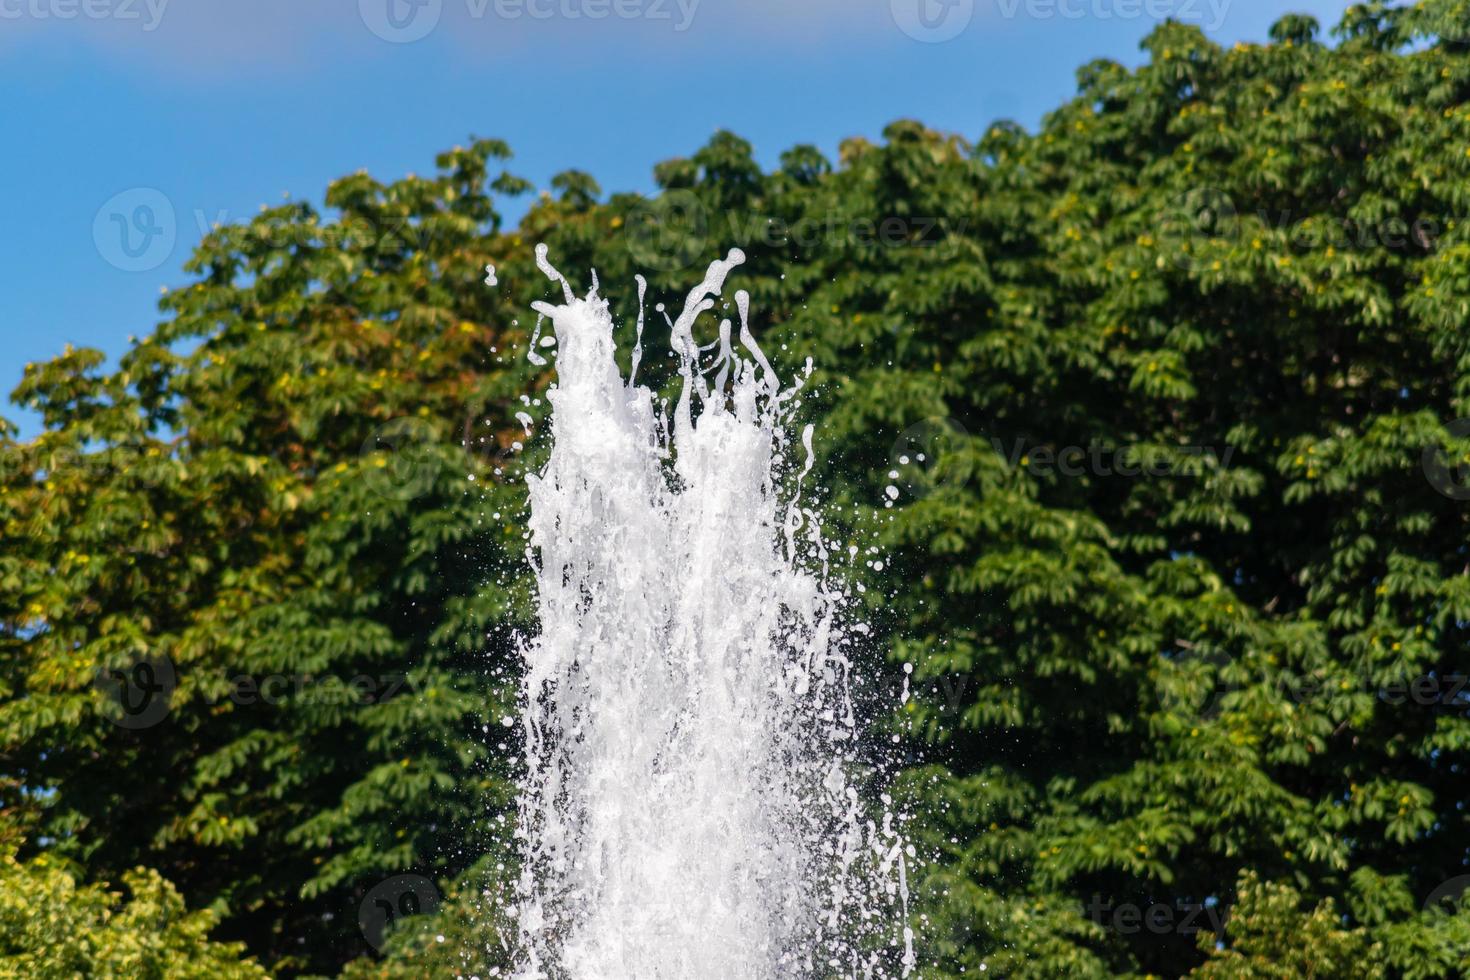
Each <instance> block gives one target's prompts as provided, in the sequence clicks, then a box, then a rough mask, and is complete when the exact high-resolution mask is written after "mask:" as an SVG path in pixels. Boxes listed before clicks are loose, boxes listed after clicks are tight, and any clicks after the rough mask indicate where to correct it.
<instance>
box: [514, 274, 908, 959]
mask: <svg viewBox="0 0 1470 980" xmlns="http://www.w3.org/2000/svg"><path fill="white" fill-rule="evenodd" d="M743 260H744V256H743V255H742V254H741V253H740V251H739V250H731V252H730V253H729V255H728V256H727V258H726V259H724V260H723V261H719V262H715V263H713V264H712V265H711V266H710V268H709V271H708V274H707V275H706V276H705V279H704V281H703V282H702V283H700V285H699V286H698V287H696V288H695V289H694V290H693V291H692V292H690V294H689V297H688V299H687V301H686V302H685V305H684V308H683V310H682V311H681V312H680V313H679V315H678V317H677V318H676V319H675V320H673V321H672V322H671V323H670V324H669V325H670V327H671V329H672V340H673V348H674V352H675V354H676V355H677V356H678V358H679V371H680V374H681V376H682V381H683V384H682V389H681V392H680V394H679V397H678V400H677V403H676V404H675V405H674V406H673V409H672V415H671V416H670V413H669V411H668V406H667V405H666V404H663V403H660V402H658V401H656V399H655V397H654V395H653V394H652V393H651V392H650V391H649V390H648V389H647V388H644V387H638V386H636V385H635V383H634V380H633V379H630V380H629V381H628V383H626V384H625V383H624V382H623V379H622V377H621V376H620V374H619V372H618V369H617V366H616V363H615V361H614V344H613V322H612V318H611V315H610V314H609V312H608V308H607V303H606V301H604V300H603V299H601V298H599V297H598V295H597V286H596V277H595V276H594V278H593V288H592V290H591V292H589V293H588V295H587V297H586V298H585V299H578V298H576V297H575V296H574V294H573V292H572V289H571V286H570V285H569V284H568V283H567V281H566V279H565V278H563V277H562V275H561V274H560V273H559V272H557V271H556V270H555V269H553V268H552V267H551V265H550V263H549V262H548V261H547V258H546V251H545V247H544V246H541V247H539V248H538V249H537V261H538V264H539V266H540V268H541V269H542V271H543V272H544V273H546V275H547V276H548V277H550V278H551V279H552V280H553V281H555V282H557V283H559V284H560V285H561V287H562V292H563V297H564V303H562V304H560V305H552V304H546V303H537V304H535V306H534V308H535V309H536V310H537V312H538V313H540V314H542V315H544V316H546V317H549V318H550V319H551V322H552V326H553V329H554V332H555V349H556V352H557V353H556V369H557V379H558V380H557V384H556V386H555V387H554V388H553V389H552V390H551V391H550V392H549V395H548V397H549V399H550V402H551V405H552V409H553V411H552V415H551V437H552V440H553V441H552V450H551V457H550V460H549V462H548V463H547V465H546V467H545V469H544V470H543V471H542V472H541V473H540V475H539V476H533V477H529V478H528V483H529V485H530V499H531V519H530V530H531V547H530V549H529V556H530V558H531V562H532V565H533V568H534V571H535V576H536V583H537V590H538V592H537V605H538V612H539V615H540V623H541V632H540V634H539V636H537V637H535V638H534V639H533V640H531V641H529V642H527V643H526V644H525V647H524V656H525V661H526V672H525V679H524V682H523V689H522V719H521V720H522V723H523V725H524V728H525V733H526V755H525V775H524V777H523V785H522V787H521V799H520V804H519V810H520V814H519V816H520V823H519V830H518V834H519V835H520V837H521V838H522V840H521V844H522V851H523V857H524V864H523V870H522V875H521V879H520V882H519V885H518V892H519V894H518V896H517V926H518V929H519V932H520V951H519V953H518V957H519V962H518V965H517V970H518V976H520V977H522V978H528V980H529V978H550V980H564V978H565V980H634V978H636V980H690V978H697V980H775V978H778V977H779V978H787V977H837V976H842V977H886V976H896V975H899V974H907V973H908V972H909V970H910V969H911V967H912V964H913V963H914V954H913V951H912V943H911V937H910V934H909V933H908V932H907V930H906V929H905V925H904V922H903V921H902V916H903V914H904V911H905V906H906V903H907V884H906V880H905V876H906V863H905V862H906V857H907V854H906V848H905V845H904V843H903V841H902V840H901V838H900V835H899V833H898V832H897V829H896V828H895V827H894V825H893V818H892V816H891V814H886V813H885V814H880V815H878V816H877V817H876V818H874V817H872V816H871V815H870V813H869V812H868V801H865V800H864V799H862V798H861V795H860V794H859V792H858V789H857V787H856V785H855V783H854V778H855V773H856V772H857V771H858V769H859V763H860V758H859V753H860V751H861V750H860V747H859V739H858V736H859V731H858V725H857V722H856V721H855V719H854V717H853V710H852V696H851V695H852V684H853V683H854V678H853V676H852V664H851V661H850V660H849V657H848V639H847V633H846V631H845V629H844V628H843V625H842V615H843V613H844V609H845V606H846V605H847V603H846V601H845V600H846V597H845V595H844V594H843V593H842V591H841V590H840V587H839V586H838V584H837V583H836V582H835V580H834V579H833V578H832V577H830V576H829V575H828V570H827V547H826V543H825V542H824V540H823V538H822V533H821V527H820V524H819V522H818V520H817V515H816V514H815V513H814V512H813V510H812V509H811V508H810V507H809V506H807V505H804V504H803V502H802V499H801V479H802V477H804V476H805V475H806V471H807V470H808V469H810V467H811V429H810V428H809V427H808V428H807V429H806V430H805V431H804V432H803V433H802V439H801V442H802V450H803V452H804V464H805V465H804V466H803V467H802V468H801V470H800V472H799V473H793V472H790V471H791V470H794V469H795V467H794V466H793V465H791V463H790V460H789V459H788V454H789V453H792V452H794V447H793V446H792V445H791V440H790V438H789V435H788V432H787V429H786V422H787V419H788V415H789V411H790V409H791V407H792V404H793V401H794V397H795V396H796V394H797V392H798V391H799V390H800V388H801V381H797V382H796V383H794V384H793V385H791V386H790V387H787V388H783V387H782V386H781V385H780V383H779V381H778V380H777V377H776V375H775V373H774V371H773V370H772V368H771V365H770V364H769V363H768V361H767V360H766V358H765V356H764V355H763V354H762V353H761V350H760V348H759V346H757V344H756V342H755V340H754V338H753V337H752V336H751V333H750V330H749V326H748V323H747V316H748V306H749V303H748V297H747V296H746V295H745V294H744V293H743V292H739V293H736V295H735V299H736V307H737V310H738V314H739V320H740V328H739V335H738V340H739V345H740V347H741V348H743V354H747V355H749V356H748V357H746V356H742V352H740V351H737V349H736V348H735V347H734V345H733V344H732V339H731V333H732V328H731V323H730V321H729V320H728V319H725V320H723V321H722V322H721V323H720V325H719V339H718V342H717V346H716V345H710V346H709V347H708V348H704V349H701V348H700V346H699V345H698V343H697V342H696V340H695V339H694V328H695V324H696V321H697V320H698V319H699V318H700V316H701V315H702V314H704V313H705V312H707V311H709V310H710V309H711V308H713V306H714V305H715V299H714V297H716V296H718V295H719V293H720V291H721V289H722V287H723V285H724V281H725V278H726V277H727V276H728V274H729V273H730V271H731V270H732V269H733V268H734V267H735V266H737V265H739V264H740V263H741V262H742V261H743ZM638 285H639V299H640V314H639V323H638V336H639V346H638V348H637V349H635V351H634V352H633V374H634V376H635V377H636V372H637V370H638V363H639V360H640V358H641V354H642V351H641V342H642V329H643V318H642V313H641V301H642V297H643V291H644V283H643V280H642V279H641V278H640V279H639V280H638ZM538 329H539V324H538ZM535 347H536V342H535V341H534V340H533V342H532V350H533V353H534V350H535ZM708 351H714V352H715V353H714V357H713V363H712V364H710V365H709V366H707V367H702V366H701V363H700V357H701V354H702V353H707V352H708ZM809 371H810V367H808V372H809ZM908 853H911V851H908Z"/></svg>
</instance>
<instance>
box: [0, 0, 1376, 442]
mask: <svg viewBox="0 0 1470 980" xmlns="http://www.w3.org/2000/svg"><path fill="white" fill-rule="evenodd" d="M1346 6H1348V3H1347V2H1346V0H1289V2H1286V3H1283V2H1282V0H0V91H4V92H5V93H6V96H5V99H4V108H3V109H0V121H3V123H4V129H5V132H6V134H7V136H8V138H9V139H8V142H9V145H10V146H11V150H10V152H9V153H7V154H5V155H4V156H3V158H0V201H3V205H4V221H3V227H4V228H5V229H6V232H7V233H6V234H4V235H0V298H3V301H4V306H3V313H0V341H3V343H0V393H3V394H8V393H9V392H10V390H11V389H12V388H13V387H14V386H15V384H16V383H17V382H18V381H19V379H20V376H21V371H22V369H23V368H24V365H25V364H26V363H27V362H28V361H36V360H43V359H46V358H48V357H50V356H52V355H53V354H55V353H57V352H59V351H60V350H61V348H62V347H63V345H64V344H66V343H73V344H77V345H86V346H93V347H99V348H101V349H102V350H104V351H106V352H107V353H108V354H109V355H112V356H114V357H115V356H116V355H117V354H119V353H120V352H121V351H123V350H124V349H125V348H126V346H127V342H128V337H129V335H133V334H137V335H142V334H144V333H147V332H148V331H149V330H150V329H151V328H152V325H153V324H154V323H155V321H156V320H157V316H158V314H157V310H156V304H157V300H158V296H159V291H160V289H161V288H162V287H163V286H166V285H176V284H179V283H182V282H184V281H186V280H185V278H184V276H183V274H182V273H181V272H180V271H179V270H180V265H181V264H182V263H183V261H184V259H185V258H186V257H187V256H188V254H189V251H190V249H191V248H192V246H193V244H194V243H195V242H197V241H198V239H199V237H200V231H199V229H200V227H201V226H202V227H207V226H208V224H209V223H210V222H212V221H216V220H220V221H228V220H232V219H241V218H246V217H248V216H249V215H250V214H252V213H254V212H255V211H256V210H258V209H259V207H260V205H261V204H262V203H265V202H274V201H279V200H281V198H282V195H283V194H289V195H290V196H291V197H293V198H297V197H306V198H308V199H310V200H312V201H315V202H319V201H320V199H321V194H322V191H323V189H324V188H325V187H326V184H327V183H328V181H330V180H332V179H333V178H335V177H338V176H341V175H343V174H345V173H348V172H351V171H353V170H357V169H359V168H366V169H368V170H370V171H372V172H373V173H375V174H377V175H378V176H380V177H383V178H389V179H391V178H394V177H398V176H401V175H403V174H405V173H409V172H415V171H417V172H426V171H428V170H430V169H432V166H433V157H434V154H435V153H436V152H438V151H440V150H442V149H445V148H448V147H450V146H453V145H455V144H456V143H460V142H463V141H464V140H465V139H466V138H467V137H468V136H470V135H471V134H474V135H478V136H493V137H499V138H501V139H505V140H507V141H508V142H509V143H510V144H511V146H512V148H513V149H514V150H515V152H516V158H515V160H514V161H512V164H511V169H512V170H513V171H514V172H516V173H519V174H520V175H522V176H524V177H526V178H528V179H530V180H531V181H533V182H534V183H535V184H536V185H537V186H538V187H544V186H547V184H548V182H549V180H550V178H551V176H552V175H553V174H555V173H557V172H558V171H560V170H564V169H567V168H571V167H576V168H580V169H583V170H588V171H590V172H591V173H592V174H593V175H594V176H596V177H597V179H598V180H599V182H600V183H601V184H602V186H603V189H604V191H614V190H634V191H641V190H647V189H649V188H651V186H652V180H651V170H652V167H653V165H654V164H655V163H656V162H658V161H660V160H664V159H667V158H669V157H672V156H680V155H687V154H688V153H690V152H692V151H693V150H695V149H697V148H698V147H699V146H700V145H702V144H703V143H704V141H705V140H706V139H707V138H708V137H709V135H710V134H711V133H712V132H714V131H715V130H716V129H720V128H727V129H731V130H733V131H735V132H737V133H739V134H740V135H742V136H744V137H745V138H746V139H748V140H750V141H751V142H752V143H753V144H754V145H755V147H756V150H757V153H758V155H759V157H760V159H761V160H762V161H763V162H765V163H767V164H769V163H772V162H774V161H775V160H776V158H777V157H778V156H779V154H780V152H781V151H782V150H784V149H786V148H787V147H789V146H791V145H792V144H795V143H799V142H809V143H815V144H817V145H818V146H820V147H822V148H823V149H824V150H826V151H828V152H829V153H832V152H834V151H835V148H836V146H837V143H838V142H839V141H840V140H842V139H844V138H845V137H848V136H855V135H863V136H869V137H877V136H878V134H879V133H880V131H881V130H882V128H883V126H884V125H885V124H886V123H888V122H889V121H891V120H893V119H896V118H901V117H912V118H918V119H921V120H923V121H924V122H925V123H927V124H929V125H931V126H934V127H936V128H939V129H944V130H949V131H953V132H958V133H960V134H963V135H966V136H975V135H978V134H979V133H981V132H982V131H983V130H984V128H985V127H986V125H987V124H988V123H990V122H991V121H992V120H994V119H996V118H999V117H1006V118H1012V119H1016V120H1018V121H1019V122H1021V123H1023V124H1025V125H1027V126H1033V125H1035V123H1036V122H1037V121H1038V120H1039V119H1040V117H1041V115H1042V114H1043V113H1044V112H1046V111H1047V110H1048V109H1050V108H1052V107H1054V106H1055V105H1057V104H1058V103H1059V102H1061V101H1062V100H1063V99H1065V98H1066V97H1067V96H1068V95H1070V94H1071V93H1072V91H1073V90H1074V87H1075V86H1074V72H1075V70H1076V68H1077V67H1078V66H1080V65H1082V64H1085V63H1086V62H1088V61H1090V60H1091V59H1093V58H1097V57H1108V58H1113V59H1116V60H1118V61H1122V62H1124V63H1126V64H1136V63H1137V62H1138V61H1139V53H1138V42H1139V40H1140V39H1141V38H1142V37H1143V36H1144V35H1145V34H1147V33H1148V32H1149V31H1150V30H1151V29H1152V28H1153V27H1154V26H1155V25H1156V24H1157V23H1158V20H1159V19H1160V17H1162V16H1167V15H1171V14H1172V15H1173V16H1174V17H1175V18H1176V19H1179V20H1183V21H1186V22H1190V23H1195V24H1199V25H1200V26H1202V27H1204V28H1205V29H1206V30H1207V32H1208V33H1210V34H1211V35H1212V36H1214V37H1216V38H1218V39H1219V40H1221V41H1222V42H1233V41H1236V40H1241V39H1245V40H1258V41H1259V40H1264V39H1265V37H1266V30H1267V28H1268V27H1269V25H1270V24H1271V22H1272V21H1274V20H1275V19H1276V18H1277V17H1279V16H1280V15H1281V14H1282V13H1283V12H1285V11H1286V10H1292V11H1299V12H1305V13H1311V14H1313V15H1315V16H1316V17H1317V18H1318V19H1319V20H1321V21H1322V23H1323V25H1324V27H1326V26H1331V25H1332V24H1335V23H1336V21H1337V19H1338V17H1339V15H1340V13H1341V11H1342V10H1343V9H1344V8H1345V7H1346ZM140 207H146V208H148V209H150V210H146V211H140V210H139V208H140ZM170 210H171V211H172V215H171V216H170V214H169V211H170ZM511 213H512V214H514V213H515V212H514V211H513V210H512V211H511ZM114 216H117V217H114ZM129 225H131V226H132V227H131V228H129V227H127V226H129ZM124 231H127V233H128V234H129V235H130V236H132V237H130V238H126V239H125V238H123V233H124ZM143 232H150V234H149V235H148V236H147V237H146V238H145V237H143V235H142V233H143ZM145 246H147V247H145ZM0 414H4V415H5V416H6V417H8V418H10V419H12V420H14V421H18V422H20V424H21V426H22V433H23V434H25V435H32V434H34V433H35V432H36V428H37V427H36V423H35V420H34V418H32V417H30V416H29V415H27V413H25V412H22V411H21V410H19V409H18V408H16V407H15V406H13V405H6V406H4V407H3V408H0Z"/></svg>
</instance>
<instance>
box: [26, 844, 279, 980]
mask: <svg viewBox="0 0 1470 980" xmlns="http://www.w3.org/2000/svg"><path fill="white" fill-rule="evenodd" d="M122 881H123V885H124V887H125V889H126V891H125V893H124V892H114V891H108V890H107V888H106V887H104V886H102V885H85V884H80V883H79V882H78V881H77V878H76V877H75V875H74V873H73V872H72V870H71V869H70V868H67V867H65V866H64V865H63V864H62V863H61V862H58V861H57V860H56V859H55V858H54V857H51V856H48V855H46V854H42V855H40V856H38V857H36V858H33V859H32V860H30V861H26V862H21V861H17V860H16V858H15V853H14V849H13V848H7V849H6V850H4V851H0V977H15V978H21V977H24V978H26V980H71V978H73V977H83V976H85V977H96V978H99V980H256V978H260V980H264V978H265V977H266V976H267V974H266V972H265V971H264V970H262V969H261V968H260V967H259V966H258V965H256V964H255V962H254V961H253V960H246V959H241V954H242V948H241V946H240V944H238V943H234V944H221V943H216V942H211V941H210V940H209V938H208V934H209V931H210V930H211V929H212V928H214V925H215V921H216V918H217V917H216V916H215V915H214V914H213V913H211V912H208V911H203V912H189V911H188V910H187V909H186V908H185V906H184V900H183V898H182V897H181V896H180V895H179V893H178V891H177V890H175V888H174V887H173V886H172V885H170V884H169V883H168V882H167V881H165V880H163V878H161V877H159V875H158V872H156V871H151V870H149V869H147V868H138V869H135V870H133V871H129V872H126V873H124V874H123V876H122Z"/></svg>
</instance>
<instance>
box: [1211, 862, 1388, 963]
mask: <svg viewBox="0 0 1470 980" xmlns="http://www.w3.org/2000/svg"><path fill="white" fill-rule="evenodd" d="M1236 895H1237V898H1236V902H1235V908H1234V910H1233V912H1232V913H1231V916H1230V925H1229V927H1228V935H1229V940H1230V944H1229V946H1228V947H1224V948H1222V947H1221V946H1220V945H1219V944H1218V941H1217V940H1218V937H1216V936H1215V935H1214V934H1213V933H1208V932H1206V933H1201V934H1200V940H1199V943H1200V949H1201V950H1203V951H1204V952H1205V953H1206V955H1208V956H1209V960H1208V961H1207V962H1206V963H1205V965H1204V966H1201V967H1200V968H1199V969H1197V970H1195V971H1193V972H1192V973H1190V976H1191V977H1196V978H1199V980H1293V978H1296V977H1336V978H1341V980H1349V978H1356V977H1362V978H1365V980H1367V978H1372V977H1381V976H1384V975H1385V973H1386V964H1385V963H1384V960H1383V949H1382V947H1381V946H1379V945H1370V944H1369V942H1368V939H1367V937H1366V936H1364V934H1363V932H1362V931H1361V930H1347V929H1343V928H1341V926H1340V925H1339V917H1338V914H1337V911H1336V910H1335V909H1334V908H1333V907H1332V900H1331V899H1330V898H1329V899H1324V900H1323V901H1322V903H1321V904H1320V905H1318V906H1317V907H1316V908H1315V909H1313V910H1312V911H1311V912H1302V911H1301V910H1300V908H1299V906H1300V904H1301V896H1300V894H1298V893H1297V891H1296V889H1294V888H1292V887H1291V886H1289V885H1283V884H1279V883H1273V882H1262V881H1260V879H1259V878H1258V877H1257V876H1256V875H1255V874H1254V873H1253V872H1247V873H1245V874H1244V875H1242V876H1241V879H1240V883H1239V887H1238V888H1237V890H1236Z"/></svg>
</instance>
